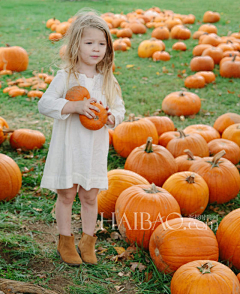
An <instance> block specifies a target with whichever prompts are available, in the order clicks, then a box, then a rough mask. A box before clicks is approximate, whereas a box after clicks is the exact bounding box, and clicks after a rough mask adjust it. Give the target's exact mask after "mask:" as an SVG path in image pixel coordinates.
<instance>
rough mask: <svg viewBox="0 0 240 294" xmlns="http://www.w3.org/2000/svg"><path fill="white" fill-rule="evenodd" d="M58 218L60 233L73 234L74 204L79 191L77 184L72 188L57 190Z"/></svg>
mask: <svg viewBox="0 0 240 294" xmlns="http://www.w3.org/2000/svg"><path fill="white" fill-rule="evenodd" d="M57 193H58V198H57V202H56V220H57V226H58V230H59V234H61V235H64V236H71V215H72V205H73V201H74V199H75V197H76V193H77V185H76V184H74V185H73V187H72V188H70V189H59V190H57Z"/></svg>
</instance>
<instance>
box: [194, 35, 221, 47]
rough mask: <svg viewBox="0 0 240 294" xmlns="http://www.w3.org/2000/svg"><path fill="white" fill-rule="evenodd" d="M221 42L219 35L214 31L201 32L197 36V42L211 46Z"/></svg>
mask: <svg viewBox="0 0 240 294" xmlns="http://www.w3.org/2000/svg"><path fill="white" fill-rule="evenodd" d="M221 43H222V39H221V37H219V36H218V35H217V34H214V33H210V34H208V33H206V34H202V35H201V36H200V37H199V44H210V45H212V46H215V47H217V46H218V45H219V44H221Z"/></svg>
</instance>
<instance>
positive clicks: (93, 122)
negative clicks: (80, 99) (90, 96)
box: [79, 103, 108, 131]
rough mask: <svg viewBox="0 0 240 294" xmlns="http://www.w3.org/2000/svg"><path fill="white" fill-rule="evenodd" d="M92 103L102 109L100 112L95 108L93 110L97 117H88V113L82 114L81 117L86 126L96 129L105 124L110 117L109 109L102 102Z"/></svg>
mask: <svg viewBox="0 0 240 294" xmlns="http://www.w3.org/2000/svg"><path fill="white" fill-rule="evenodd" d="M92 105H94V106H96V107H97V108H98V109H99V110H100V112H97V111H96V110H94V109H92V110H91V111H92V112H93V113H94V114H95V115H96V117H95V118H91V119H90V118H88V117H86V115H82V114H80V115H79V119H80V122H81V124H82V125H83V126H84V127H85V128H87V129H89V130H92V131H96V130H99V129H101V128H102V127H103V126H105V124H106V122H107V119H108V114H107V110H106V109H105V108H104V107H103V106H102V105H101V104H100V103H92Z"/></svg>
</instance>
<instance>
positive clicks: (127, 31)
mask: <svg viewBox="0 0 240 294" xmlns="http://www.w3.org/2000/svg"><path fill="white" fill-rule="evenodd" d="M132 34H133V32H132V30H131V29H130V28H125V29H121V30H118V31H117V33H116V36H117V37H118V38H126V37H127V38H131V37H132Z"/></svg>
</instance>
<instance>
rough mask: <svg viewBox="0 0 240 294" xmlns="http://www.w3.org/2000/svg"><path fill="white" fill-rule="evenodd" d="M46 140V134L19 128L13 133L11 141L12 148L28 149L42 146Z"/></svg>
mask: <svg viewBox="0 0 240 294" xmlns="http://www.w3.org/2000/svg"><path fill="white" fill-rule="evenodd" d="M45 140H46V139H45V136H44V135H43V133H41V132H39V131H36V130H30V129H18V130H15V131H14V132H13V133H12V135H11V136H10V140H9V141H10V144H11V147H12V148H14V149H17V148H21V149H22V150H24V151H26V150H33V149H39V148H41V147H42V146H43V144H44V143H45Z"/></svg>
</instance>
